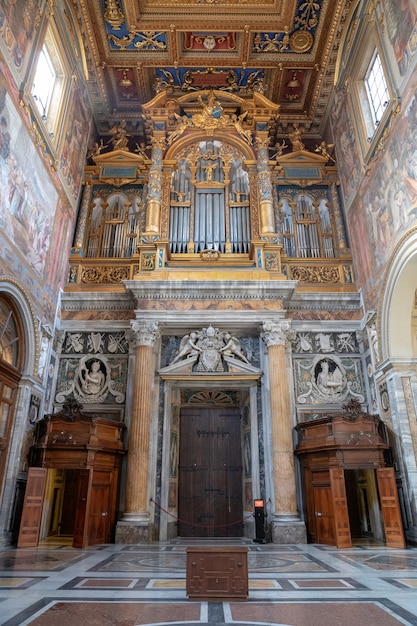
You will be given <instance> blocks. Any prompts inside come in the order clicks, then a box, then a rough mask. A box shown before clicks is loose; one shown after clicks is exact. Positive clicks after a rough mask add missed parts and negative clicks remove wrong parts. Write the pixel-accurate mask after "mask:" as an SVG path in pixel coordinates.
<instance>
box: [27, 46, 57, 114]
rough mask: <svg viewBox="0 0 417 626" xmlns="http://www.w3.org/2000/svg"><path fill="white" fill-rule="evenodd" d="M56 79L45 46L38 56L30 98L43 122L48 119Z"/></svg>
mask: <svg viewBox="0 0 417 626" xmlns="http://www.w3.org/2000/svg"><path fill="white" fill-rule="evenodd" d="M56 79H57V75H56V72H55V69H54V66H53V63H52V59H51V57H50V54H49V52H48V49H47V47H46V45H44V47H43V48H42V50H41V52H40V55H39V60H38V63H37V66H36V74H35V78H34V81H33V87H32V96H33V99H34V100H35V102H36V106H37V107H38V111H39V113H40V114H41V116H42V119H43V120H46V119H47V117H48V113H49V109H50V104H51V100H52V94H53V92H54V87H55V83H56Z"/></svg>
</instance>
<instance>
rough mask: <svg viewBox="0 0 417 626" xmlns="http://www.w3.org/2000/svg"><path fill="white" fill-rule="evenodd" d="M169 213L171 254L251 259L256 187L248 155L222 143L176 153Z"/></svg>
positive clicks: (204, 143)
mask: <svg viewBox="0 0 417 626" xmlns="http://www.w3.org/2000/svg"><path fill="white" fill-rule="evenodd" d="M175 159H176V160H177V162H178V167H177V169H176V171H175V172H173V174H172V178H171V189H170V203H169V204H170V209H169V242H170V249H171V253H174V254H183V253H198V254H202V253H204V252H207V251H211V252H212V253H217V254H222V253H234V254H248V253H249V249H250V240H251V216H250V185H249V175H248V172H247V171H246V170H245V167H244V161H245V155H244V154H243V152H241V151H240V150H239V148H238V147H236V146H235V145H232V144H228V143H225V142H222V141H219V140H216V139H211V140H207V141H199V142H198V143H194V144H191V145H188V146H186V147H183V148H182V149H181V150H180V151H179V152H177V153H176V154H175Z"/></svg>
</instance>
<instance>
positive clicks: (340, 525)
mask: <svg viewBox="0 0 417 626" xmlns="http://www.w3.org/2000/svg"><path fill="white" fill-rule="evenodd" d="M330 484H331V487H332V496H333V513H334V527H335V533H336V546H337V547H338V548H350V547H351V546H352V538H351V535H350V523H349V511H348V505H347V499H346V487H345V473H344V471H343V470H342V469H339V468H338V467H332V468H331V469H330Z"/></svg>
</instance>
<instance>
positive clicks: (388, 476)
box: [376, 467, 405, 548]
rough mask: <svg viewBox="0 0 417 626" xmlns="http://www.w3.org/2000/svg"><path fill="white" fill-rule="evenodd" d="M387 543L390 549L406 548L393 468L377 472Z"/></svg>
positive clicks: (381, 469) (380, 469)
mask: <svg viewBox="0 0 417 626" xmlns="http://www.w3.org/2000/svg"><path fill="white" fill-rule="evenodd" d="M376 474H377V479H378V489H379V498H380V502H381V510H382V519H383V520H384V529H385V541H386V544H387V547H389V548H405V538H404V530H403V523H402V518H401V511H400V503H399V500H398V492H397V485H396V483H395V473H394V468H393V467H381V468H379V469H377V470H376Z"/></svg>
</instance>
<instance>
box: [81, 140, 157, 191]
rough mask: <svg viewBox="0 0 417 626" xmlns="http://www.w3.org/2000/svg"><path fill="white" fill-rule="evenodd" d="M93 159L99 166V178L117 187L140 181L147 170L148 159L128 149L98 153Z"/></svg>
mask: <svg viewBox="0 0 417 626" xmlns="http://www.w3.org/2000/svg"><path fill="white" fill-rule="evenodd" d="M93 161H94V163H95V164H96V166H97V176H98V179H99V180H100V181H101V182H103V183H105V184H107V185H114V186H115V187H121V186H122V185H127V184H133V183H136V182H138V181H139V179H141V178H143V175H144V172H145V171H146V170H147V164H146V159H145V158H144V157H143V156H142V155H141V154H133V153H132V152H129V151H128V150H122V149H118V150H112V151H111V152H107V153H105V154H98V155H97V156H95V157H93Z"/></svg>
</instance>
